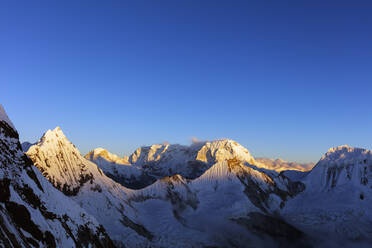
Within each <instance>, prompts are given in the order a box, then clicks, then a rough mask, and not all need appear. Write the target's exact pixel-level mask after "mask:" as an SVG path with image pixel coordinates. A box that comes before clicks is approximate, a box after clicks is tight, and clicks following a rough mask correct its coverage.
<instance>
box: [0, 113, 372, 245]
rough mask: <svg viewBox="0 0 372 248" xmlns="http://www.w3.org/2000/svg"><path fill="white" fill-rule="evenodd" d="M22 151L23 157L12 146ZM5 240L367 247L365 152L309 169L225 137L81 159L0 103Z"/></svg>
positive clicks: (56, 134)
mask: <svg viewBox="0 0 372 248" xmlns="http://www.w3.org/2000/svg"><path fill="white" fill-rule="evenodd" d="M22 148H23V149H24V150H25V153H23V152H22V150H21V149H22ZM0 168H1V170H0V184H1V192H0V246H2V247H346V246H355V247H369V246H370V244H371V242H372V236H371V235H370V234H371V233H372V211H371V210H370V206H371V204H372V152H371V151H369V150H366V149H361V148H352V147H348V146H340V147H336V148H331V149H330V150H329V151H328V152H327V153H326V154H325V155H324V156H323V157H322V158H321V159H320V161H319V162H318V163H317V164H316V165H315V166H314V165H313V164H298V163H294V162H286V161H283V160H280V159H277V160H272V159H263V158H259V159H255V158H254V157H253V156H252V155H251V154H250V153H249V151H248V150H247V149H246V148H244V147H243V146H241V145H240V144H238V143H237V142H235V141H233V140H228V139H223V140H216V141H211V142H198V143H195V144H192V145H190V146H182V145H168V144H166V145H165V144H162V145H152V146H148V147H140V148H138V149H137V150H136V151H135V152H134V153H133V154H131V155H130V156H128V157H124V158H120V157H119V156H116V155H114V154H111V153H110V152H108V151H107V150H105V149H102V148H97V149H94V150H92V151H91V152H90V153H88V154H87V155H85V156H82V155H81V154H80V152H79V151H78V149H77V148H76V147H75V146H74V145H73V144H72V143H71V142H70V141H69V140H68V139H67V138H66V136H65V135H64V133H63V132H62V130H61V129H60V128H58V127H57V128H55V129H54V130H48V131H47V132H46V133H45V134H44V135H43V136H42V137H41V139H40V140H39V141H38V142H37V143H35V144H30V143H24V144H23V145H22V146H21V144H20V143H19V140H18V134H17V131H16V130H15V128H14V126H13V124H12V123H11V122H10V120H9V118H8V117H7V116H6V114H5V111H4V110H3V108H2V107H1V108H0Z"/></svg>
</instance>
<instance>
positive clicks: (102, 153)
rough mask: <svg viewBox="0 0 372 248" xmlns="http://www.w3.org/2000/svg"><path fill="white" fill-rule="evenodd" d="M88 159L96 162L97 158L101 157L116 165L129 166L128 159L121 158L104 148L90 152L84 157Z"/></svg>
mask: <svg viewBox="0 0 372 248" xmlns="http://www.w3.org/2000/svg"><path fill="white" fill-rule="evenodd" d="M84 157H85V158H86V159H89V160H96V159H97V158H99V157H101V158H103V159H105V160H106V161H108V162H111V163H115V164H124V165H129V164H130V163H129V161H128V157H127V156H126V157H123V158H121V157H119V156H118V155H116V154H113V153H111V152H109V151H107V150H106V149H104V148H102V147H98V148H96V149H94V150H92V151H90V152H89V153H88V154H86V155H85V156H84Z"/></svg>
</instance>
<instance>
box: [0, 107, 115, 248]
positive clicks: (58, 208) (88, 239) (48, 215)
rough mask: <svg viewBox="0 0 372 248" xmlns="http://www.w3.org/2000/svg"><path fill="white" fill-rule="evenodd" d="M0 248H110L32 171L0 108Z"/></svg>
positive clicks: (102, 234)
mask: <svg viewBox="0 0 372 248" xmlns="http://www.w3.org/2000/svg"><path fill="white" fill-rule="evenodd" d="M0 246H1V247H113V243H112V241H111V239H110V238H109V236H108V235H107V234H106V231H105V229H104V228H103V227H102V226H101V225H100V224H99V223H98V221H97V220H96V219H95V218H94V217H92V216H90V215H89V214H88V213H87V212H86V211H84V210H83V209H82V208H80V207H79V205H78V204H77V203H75V202H74V201H73V200H71V199H69V198H68V197H66V196H65V195H63V194H62V193H61V192H59V191H58V190H56V189H55V188H54V187H53V186H52V185H51V184H50V183H49V182H48V181H47V180H46V179H45V178H44V177H43V176H42V175H41V173H40V172H39V171H38V170H37V169H36V168H35V167H34V166H33V163H32V161H31V160H30V159H29V158H28V157H27V156H26V155H25V154H24V153H23V152H22V149H21V145H20V143H19V137H18V133H17V131H16V129H15V128H14V126H13V124H12V123H11V122H10V120H9V118H8V116H7V115H6V113H5V111H4V109H3V107H2V106H1V105H0Z"/></svg>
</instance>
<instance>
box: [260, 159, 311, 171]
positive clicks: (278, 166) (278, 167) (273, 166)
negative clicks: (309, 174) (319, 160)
mask: <svg viewBox="0 0 372 248" xmlns="http://www.w3.org/2000/svg"><path fill="white" fill-rule="evenodd" d="M256 162H257V163H258V164H259V166H258V167H260V168H265V169H268V170H275V171H276V172H281V171H285V170H296V171H309V170H311V169H312V168H313V167H314V163H297V162H289V161H285V160H283V159H280V158H279V159H269V158H256Z"/></svg>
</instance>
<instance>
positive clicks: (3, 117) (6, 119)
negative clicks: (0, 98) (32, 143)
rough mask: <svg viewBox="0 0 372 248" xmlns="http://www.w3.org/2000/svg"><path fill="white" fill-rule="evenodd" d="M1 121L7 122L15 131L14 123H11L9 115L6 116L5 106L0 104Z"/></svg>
mask: <svg viewBox="0 0 372 248" xmlns="http://www.w3.org/2000/svg"><path fill="white" fill-rule="evenodd" d="M0 121H5V122H6V123H8V125H9V126H11V127H12V128H13V129H14V130H15V127H14V125H13V123H12V122H11V121H10V119H9V117H8V115H7V114H6V112H5V110H4V107H3V105H1V104H0Z"/></svg>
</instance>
